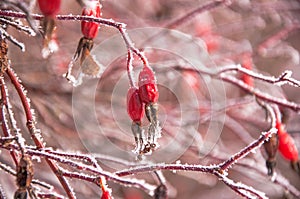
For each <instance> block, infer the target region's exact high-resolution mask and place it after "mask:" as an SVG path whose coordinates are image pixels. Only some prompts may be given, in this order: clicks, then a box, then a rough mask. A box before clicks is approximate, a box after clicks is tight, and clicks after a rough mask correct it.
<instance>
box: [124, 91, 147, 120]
mask: <svg viewBox="0 0 300 199" xmlns="http://www.w3.org/2000/svg"><path fill="white" fill-rule="evenodd" d="M127 112H128V115H129V116H130V118H131V119H132V120H133V121H134V122H140V121H141V120H142V118H143V116H144V106H143V102H142V101H141V99H140V96H139V90H138V89H137V88H135V87H131V88H130V89H129V90H128V92H127Z"/></svg>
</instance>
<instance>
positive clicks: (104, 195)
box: [101, 191, 112, 199]
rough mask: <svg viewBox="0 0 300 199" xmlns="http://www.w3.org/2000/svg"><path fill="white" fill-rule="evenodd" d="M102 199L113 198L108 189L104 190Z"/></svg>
mask: <svg viewBox="0 0 300 199" xmlns="http://www.w3.org/2000/svg"><path fill="white" fill-rule="evenodd" d="M101 199H112V197H111V195H110V193H109V192H108V191H104V192H102V196H101Z"/></svg>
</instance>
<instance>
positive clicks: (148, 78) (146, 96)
mask: <svg viewBox="0 0 300 199" xmlns="http://www.w3.org/2000/svg"><path fill="white" fill-rule="evenodd" d="M138 84H139V94H140V98H141V100H142V102H144V103H147V104H148V103H151V102H153V103H155V102H157V100H158V96H159V93H158V89H157V85H156V79H155V76H154V72H153V71H152V70H151V68H149V67H144V68H143V69H142V71H141V72H140V75H139V82H138Z"/></svg>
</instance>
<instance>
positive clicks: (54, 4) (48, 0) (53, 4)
mask: <svg viewBox="0 0 300 199" xmlns="http://www.w3.org/2000/svg"><path fill="white" fill-rule="evenodd" d="M38 3H39V7H40V10H41V12H42V13H43V15H45V16H52V15H56V14H57V13H58V11H59V8H60V0H38Z"/></svg>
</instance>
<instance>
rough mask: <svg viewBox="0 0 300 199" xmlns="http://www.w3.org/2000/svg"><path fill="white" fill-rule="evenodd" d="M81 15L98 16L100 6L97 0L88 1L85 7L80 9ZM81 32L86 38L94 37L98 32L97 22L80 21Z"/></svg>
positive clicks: (99, 14)
mask: <svg viewBox="0 0 300 199" xmlns="http://www.w3.org/2000/svg"><path fill="white" fill-rule="evenodd" d="M82 15H83V16H92V17H100V16H101V8H100V3H99V1H90V2H89V3H88V5H87V6H86V7H84V8H83V10H82ZM81 32H82V34H83V35H84V37H85V38H87V39H94V38H95V37H97V35H98V32H99V23H96V22H89V21H82V22H81Z"/></svg>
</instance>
